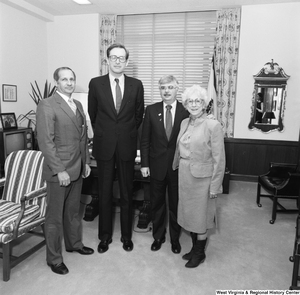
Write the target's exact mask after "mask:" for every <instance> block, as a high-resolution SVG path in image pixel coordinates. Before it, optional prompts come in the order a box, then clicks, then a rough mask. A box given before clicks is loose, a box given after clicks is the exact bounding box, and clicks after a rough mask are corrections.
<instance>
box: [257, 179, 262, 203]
mask: <svg viewBox="0 0 300 295" xmlns="http://www.w3.org/2000/svg"><path fill="white" fill-rule="evenodd" d="M260 189H261V185H260V183H258V184H257V193H256V204H257V206H258V207H261V203H260Z"/></svg>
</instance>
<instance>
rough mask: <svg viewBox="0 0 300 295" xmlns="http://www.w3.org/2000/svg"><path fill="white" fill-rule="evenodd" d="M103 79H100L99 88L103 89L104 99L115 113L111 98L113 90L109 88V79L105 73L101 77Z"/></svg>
mask: <svg viewBox="0 0 300 295" xmlns="http://www.w3.org/2000/svg"><path fill="white" fill-rule="evenodd" d="M103 78H104V79H103V81H102V85H101V88H102V89H103V91H104V93H105V96H104V97H105V99H106V100H107V101H106V102H107V105H109V107H110V108H111V110H112V111H113V113H114V114H115V115H117V111H116V108H115V104H114V98H113V94H112V92H113V90H112V89H111V86H110V80H109V75H108V74H107V75H105V76H104V77H103Z"/></svg>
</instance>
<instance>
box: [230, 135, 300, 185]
mask: <svg viewBox="0 0 300 295" xmlns="http://www.w3.org/2000/svg"><path fill="white" fill-rule="evenodd" d="M225 151H226V166H227V167H228V169H229V170H230V174H231V177H230V178H231V179H239V180H248V181H256V179H257V176H258V175H260V174H264V173H266V172H267V171H268V170H269V163H270V162H279V163H292V164H297V163H298V161H299V160H298V154H299V143H298V142H297V141H277V140H254V139H231V138H230V139H228V138H226V139H225Z"/></svg>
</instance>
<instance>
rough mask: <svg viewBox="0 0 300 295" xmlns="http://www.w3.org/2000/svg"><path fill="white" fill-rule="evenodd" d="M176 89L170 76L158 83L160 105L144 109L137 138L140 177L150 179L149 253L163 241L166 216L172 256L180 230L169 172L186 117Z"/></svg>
mask: <svg viewBox="0 0 300 295" xmlns="http://www.w3.org/2000/svg"><path fill="white" fill-rule="evenodd" d="M178 88H179V85H178V81H177V79H176V78H175V77H174V76H172V75H168V76H165V77H162V78H161V79H160V80H159V90H160V95H161V98H162V101H161V102H158V103H155V104H153V105H150V106H148V107H147V108H146V113H145V118H144V122H143V130H142V138H141V167H142V168H141V172H142V175H143V177H148V176H150V196H151V207H152V209H151V215H152V222H153V238H154V242H153V243H152V245H151V250H152V251H157V250H159V249H160V248H161V245H162V244H163V243H164V242H165V240H166V221H167V220H166V219H167V215H168V216H169V234H170V240H171V241H170V242H171V249H172V252H173V253H175V254H178V253H180V251H181V246H180V243H179V236H180V232H181V227H180V226H179V225H178V223H177V205H178V171H177V170H176V171H173V170H172V162H173V158H174V153H175V148H176V139H177V135H178V133H179V129H180V123H181V121H182V120H183V119H185V118H187V117H188V112H187V111H186V110H185V108H184V107H183V106H182V104H181V103H180V102H178V101H177V99H176V97H177V91H178ZM166 190H167V192H168V193H167V195H168V201H167V200H166ZM167 204H168V207H169V208H168V211H169V214H167Z"/></svg>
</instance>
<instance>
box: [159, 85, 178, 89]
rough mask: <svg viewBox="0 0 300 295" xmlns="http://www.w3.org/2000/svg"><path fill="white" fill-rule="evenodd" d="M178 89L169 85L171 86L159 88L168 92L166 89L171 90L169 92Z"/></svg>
mask: <svg viewBox="0 0 300 295" xmlns="http://www.w3.org/2000/svg"><path fill="white" fill-rule="evenodd" d="M176 88H177V87H176V86H173V85H169V86H159V89H160V90H166V89H169V90H173V89H176Z"/></svg>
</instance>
